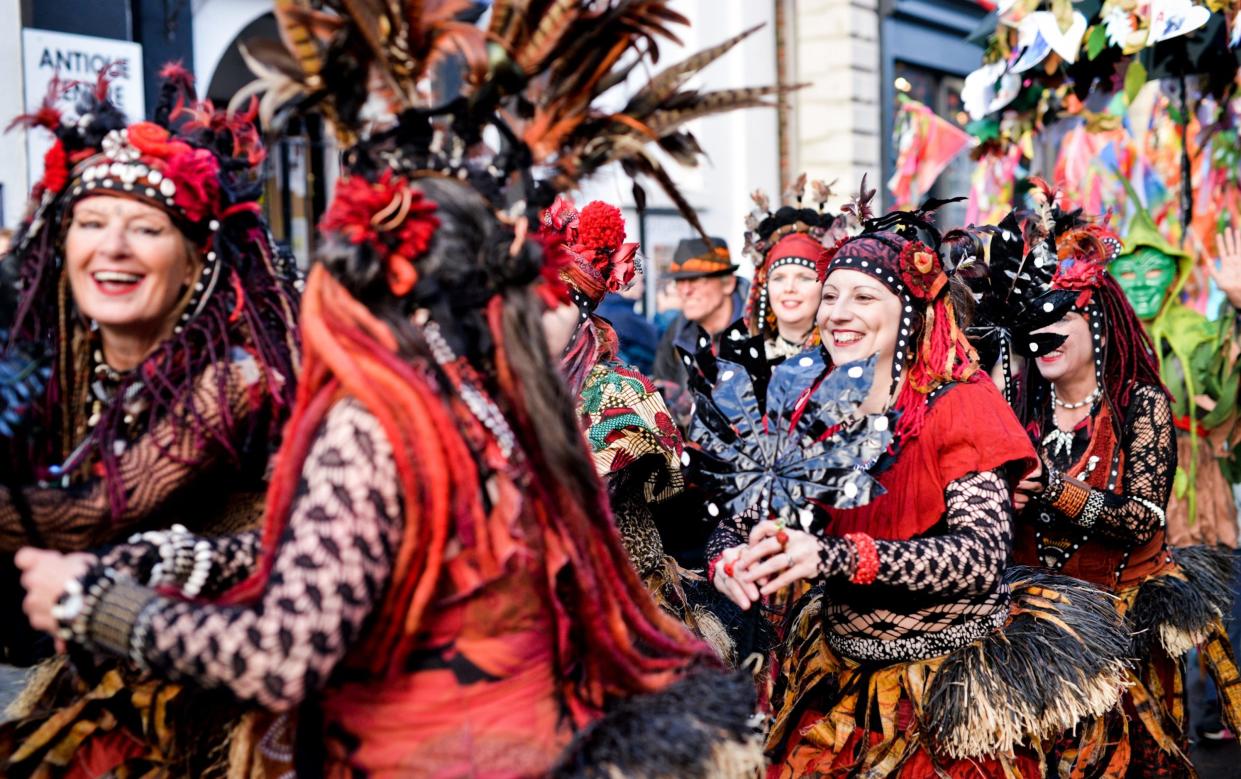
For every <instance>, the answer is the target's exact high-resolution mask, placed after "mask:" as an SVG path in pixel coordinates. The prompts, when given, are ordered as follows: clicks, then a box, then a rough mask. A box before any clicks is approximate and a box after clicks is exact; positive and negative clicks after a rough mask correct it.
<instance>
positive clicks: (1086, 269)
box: [1051, 258, 1104, 308]
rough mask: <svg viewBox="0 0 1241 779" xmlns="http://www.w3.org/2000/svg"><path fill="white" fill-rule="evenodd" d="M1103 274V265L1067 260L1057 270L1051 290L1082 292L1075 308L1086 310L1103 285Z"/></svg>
mask: <svg viewBox="0 0 1241 779" xmlns="http://www.w3.org/2000/svg"><path fill="white" fill-rule="evenodd" d="M1103 272H1104V268H1103V265H1102V263H1099V262H1095V261H1093V260H1089V259H1072V258H1071V259H1067V260H1064V261H1063V262H1061V263H1060V267H1058V268H1056V274H1055V275H1054V276H1052V279H1051V288H1052V289H1060V290H1072V291H1076V292H1080V293H1081V294H1079V295H1078V296H1077V301H1076V302H1075V303H1074V307H1076V308H1085V307H1086V306H1087V305H1089V304H1090V299H1091V297H1092V295H1093V294H1094V291H1095V290H1096V289H1098V288H1099V285H1100V284H1102V283H1103Z"/></svg>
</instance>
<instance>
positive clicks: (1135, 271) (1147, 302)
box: [1108, 246, 1176, 320]
mask: <svg viewBox="0 0 1241 779" xmlns="http://www.w3.org/2000/svg"><path fill="white" fill-rule="evenodd" d="M1108 270H1110V271H1111V273H1112V276H1113V277H1115V279H1116V282H1117V283H1118V284H1120V288H1121V289H1122V290H1124V293H1125V297H1126V298H1128V299H1129V305H1131V306H1133V311H1134V313H1136V314H1137V315H1138V319H1144V320H1149V319H1154V318H1155V315H1156V314H1158V313H1159V309H1160V307H1161V306H1162V305H1163V301H1164V298H1165V297H1167V294H1168V289H1169V288H1170V287H1171V286H1172V282H1173V280H1175V278H1176V260H1174V259H1173V258H1171V257H1169V256H1168V255H1166V254H1164V253H1163V252H1161V251H1157V250H1155V249H1152V248H1150V247H1146V246H1143V247H1142V248H1140V249H1138V250H1137V251H1136V252H1134V253H1132V254H1124V255H1121V256H1120V257H1117V258H1116V259H1115V260H1113V261H1112V264H1111V265H1110V266H1109V267H1108Z"/></svg>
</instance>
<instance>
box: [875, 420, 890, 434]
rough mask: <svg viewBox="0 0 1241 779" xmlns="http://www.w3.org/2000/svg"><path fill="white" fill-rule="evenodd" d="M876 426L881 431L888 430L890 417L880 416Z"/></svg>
mask: <svg viewBox="0 0 1241 779" xmlns="http://www.w3.org/2000/svg"><path fill="white" fill-rule="evenodd" d="M874 428H875V429H876V430H878V431H879V432H880V433H882V432H883V431H884V430H887V429H888V418H887V417H879V418H878V419H876V420H875V424H874Z"/></svg>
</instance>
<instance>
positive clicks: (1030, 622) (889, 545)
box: [691, 212, 1125, 779]
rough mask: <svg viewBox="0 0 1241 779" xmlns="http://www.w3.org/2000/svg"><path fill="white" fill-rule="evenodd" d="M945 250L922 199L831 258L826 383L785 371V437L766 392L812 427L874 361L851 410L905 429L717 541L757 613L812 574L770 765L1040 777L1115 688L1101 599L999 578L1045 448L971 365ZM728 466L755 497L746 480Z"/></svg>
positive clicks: (780, 700)
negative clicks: (837, 385)
mask: <svg viewBox="0 0 1241 779" xmlns="http://www.w3.org/2000/svg"><path fill="white" fill-rule="evenodd" d="M939 244H940V241H939V234H938V232H937V231H936V230H935V228H934V227H933V226H932V225H931V224H930V223H929V221H928V220H927V217H926V214H925V212H917V213H907V212H897V213H894V214H890V215H888V216H886V217H884V218H881V219H878V220H871V221H869V222H867V224H866V227H865V230H864V231H863V232H862V233H861V234H860V235H858V236H855V237H853V238H849V239H847V240H845V241H843V242H841V243H840V244H838V245H837V246H836V247H835V248H834V250H832V251H831V252H830V253H829V254H828V255H827V257H826V258H825V261H824V263H823V278H824V286H823V296H822V303H821V305H820V307H819V311H818V326H819V330H820V333H821V335H822V338H823V342H824V344H825V347H826V352H827V355H828V356H829V357H830V363H828V367H827V369H826V370H827V373H826V379H823V378H821V376H822V369H820V368H818V367H816V365H815V363H816V362H817V358H816V356H815V353H806V354H804V355H802V356H799V357H796V358H794V359H791V360H789V361H787V362H785V363H784V364H783V365H781V366H779V367H778V368H777V369H776V371H775V372H774V373H773V375H772V378H771V380H770V383H769V384H768V389H767V395H768V401H767V409H766V415H765V416H764V417H763V420H762V424H761V425H755V427H757V428H759V429H760V430H763V431H765V432H763V433H761V435H771V433H770V431H771V430H773V429H774V430H776V431H777V432H780V431H782V430H783V428H784V424H783V422H782V418H781V417H780V416H779V415H778V414H777V413H775V412H774V411H773V405H772V404H773V403H774V402H775V401H774V400H773V393H777V394H776V395H775V397H798V398H799V400H797V402H796V403H795V404H794V406H793V407H794V408H795V409H796V411H795V412H794V413H793V414H792V419H794V420H796V419H798V418H799V416H800V417H801V418H804V416H805V415H806V414H808V413H810V412H809V411H808V410H807V409H808V408H809V407H810V405H811V404H812V403H814V402H815V398H816V397H817V396H818V395H819V394H820V392H821V390H819V389H815V386H816V384H815V382H817V381H818V382H822V383H823V384H828V383H831V382H832V381H834V380H841V379H839V378H838V377H839V376H840V374H841V373H846V374H848V375H849V376H857V377H858V381H859V382H861V381H863V379H862V378H861V377H862V376H863V374H864V368H863V367H862V366H860V365H859V364H858V363H857V362H856V361H859V360H865V359H867V358H869V360H870V362H871V364H872V365H874V377H875V378H874V381H873V382H872V381H870V379H869V377H867V378H866V379H865V380H864V382H865V386H861V387H858V388H857V389H856V393H857V397H858V398H859V408H858V413H860V414H864V415H869V416H868V417H866V418H865V420H866V421H865V425H866V426H868V427H869V429H870V430H872V431H881V432H882V433H883V434H884V435H889V436H890V441H889V440H882V439H876V445H872V446H871V447H870V450H869V456H866V457H864V458H863V459H861V460H860V461H856V462H852V463H850V462H848V461H847V460H845V459H843V458H839V457H838V458H837V460H836V461H835V462H834V463H831V464H830V465H828V463H829V462H830V461H824V465H828V470H826V471H820V470H814V469H813V468H812V469H811V473H810V474H809V476H810V477H811V479H812V481H811V482H810V483H811V484H814V485H819V486H818V487H817V489H819V490H820V491H824V490H828V489H830V490H831V491H832V492H834V493H835V494H836V495H837V497H838V499H837V500H834V501H833V500H825V499H824V496H823V495H816V494H815V492H814V491H812V490H811V489H810V488H809V487H808V485H807V484H805V483H803V484H800V485H797V488H796V489H791V488H790V489H788V490H786V495H787V497H785V498H783V499H782V500H783V502H784V506H783V507H782V510H777V509H778V508H780V507H778V506H777V501H776V500H775V497H776V495H777V491H776V490H774V489H769V490H765V491H764V492H763V493H762V494H761V495H759V496H757V499H755V497H754V496H750V497H749V498H748V499H746V500H740V501H734V503H733V504H731V505H730V506H729V513H730V514H732V515H733V516H735V517H737V519H734V520H731V521H725V522H722V523H721V524H720V526H719V528H718V529H717V531H716V534H715V536H714V537H713V538H712V543H711V546H710V552H709V553H710V554H711V556H712V559H713V562H712V565H711V576H712V580H713V581H714V582H715V584H716V586H717V587H718V588H720V589H721V590H722V591H723V592H725V593H726V594H728V595H729V597H730V598H732V599H733V600H734V601H735V602H736V603H737V604H738V605H740V606H742V607H743V608H746V607H749V606H751V605H753V604H755V603H758V602H760V601H761V600H762V599H764V598H768V597H770V596H771V595H772V594H774V593H776V592H778V591H779V590H780V589H781V588H783V587H787V586H789V585H790V584H794V583H797V582H807V583H811V584H813V585H814V587H813V589H812V590H811V591H810V592H809V593H808V594H807V595H806V596H805V597H803V598H802V599H801V600H800V601H799V602H798V603H797V605H796V606H795V607H794V609H793V611H792V613H791V615H790V616H789V617H788V619H787V620H786V622H785V624H786V625H787V630H786V636H785V640H784V646H783V647H782V649H781V653H782V656H781V658H780V659H781V664H780V667H779V669H778V671H779V675H778V677H777V679H776V683H775V691H774V695H773V700H772V707H773V710H774V716H775V722H774V724H773V726H772V729H771V731H770V734H769V737H768V742H767V747H768V751H769V756H770V757H771V758H772V760H773V766H772V768H771V769H770V772H769V774H768V776H769V777H773V778H774V777H802V776H820V775H822V776H826V775H833V776H834V775H837V774H838V773H839V774H840V775H842V776H843V775H845V774H849V775H853V774H854V773H856V772H859V771H861V772H870V773H873V774H874V775H883V776H896V777H903V778H904V779H931V778H932V777H944V776H948V777H954V778H964V777H995V776H1018V777H1023V778H1025V779H1029V778H1030V777H1039V776H1043V762H1042V759H1041V757H1042V756H1041V755H1040V754H1039V751H1038V750H1039V745H1040V742H1041V740H1042V739H1043V738H1045V737H1047V736H1049V735H1053V734H1058V733H1060V732H1061V730H1062V729H1065V728H1072V727H1074V726H1075V725H1077V724H1078V722H1080V721H1082V720H1083V719H1085V718H1087V717H1091V716H1096V715H1100V714H1102V713H1103V712H1105V711H1106V710H1107V709H1109V708H1110V707H1112V706H1114V705H1115V703H1116V701H1117V700H1118V696H1119V692H1120V683H1121V679H1122V676H1123V666H1122V662H1121V659H1120V658H1121V655H1122V654H1123V651H1124V646H1125V636H1124V633H1123V631H1122V630H1121V627H1120V624H1119V621H1118V619H1117V618H1116V615H1115V613H1114V611H1113V610H1112V609H1111V608H1110V606H1109V604H1108V603H1107V601H1106V599H1105V598H1104V597H1103V596H1102V594H1101V593H1097V592H1094V591H1093V590H1092V589H1091V588H1086V587H1083V586H1081V585H1080V584H1077V583H1075V582H1073V581H1072V580H1069V579H1066V578H1060V577H1049V576H1033V575H1030V574H1029V573H1028V572H1024V571H1020V572H1009V573H1007V574H1006V571H1005V567H1006V561H1007V557H1008V551H1009V541H1010V539H1011V537H1012V513H1011V512H1012V509H1011V495H1012V487H1013V485H1014V484H1015V483H1016V481H1017V480H1018V479H1019V478H1020V477H1021V476H1023V475H1024V474H1026V473H1027V472H1028V471H1029V470H1030V469H1031V468H1032V467H1033V465H1034V462H1035V459H1034V454H1033V451H1032V449H1031V447H1030V444H1029V441H1028V439H1027V438H1026V437H1025V434H1024V432H1023V431H1022V429H1021V427H1020V425H1019V424H1018V423H1017V420H1016V419H1015V418H1014V416H1013V414H1012V412H1011V410H1010V409H1009V408H1008V407H1007V406H1006V404H1005V403H1004V400H1003V398H1002V397H1001V396H1000V394H999V393H998V391H997V390H996V388H995V387H994V385H992V383H991V382H990V381H988V380H987V379H986V376H985V374H982V373H980V372H979V371H978V364H977V358H976V357H975V355H974V352H973V349H971V348H970V346H969V344H968V342H967V341H966V339H965V337H964V335H963V333H962V326H963V321H964V320H965V316H964V314H965V313H966V312H967V311H968V304H969V301H970V298H969V297H968V294H963V292H964V285H963V283H962V282H961V281H960V280H958V279H956V278H955V277H952V276H949V275H948V274H947V273H946V272H945V269H944V267H943V264H942V262H941V259H940V255H939V253H938V247H939ZM819 365H822V363H821V362H819ZM786 366H788V367H787V368H786ZM797 366H804V368H803V370H804V371H805V375H804V376H802V377H801V380H800V381H792V387H788V386H787V384H788V383H789V382H790V379H788V378H784V377H782V376H781V374H782V373H785V372H786V371H789V370H795V369H798V368H797ZM832 366H838V367H832ZM723 367H724V366H721V370H722V371H723V374H730V373H733V372H734V371H733V370H731V369H730V370H723ZM785 375H786V376H788V375H789V374H787V373H786V374H785ZM880 377H883V378H880ZM799 388H808V389H805V390H799ZM829 397H830V394H829ZM807 398H809V400H806V399H807ZM726 401H728V397H727V396H725V397H723V398H721V399H720V400H719V403H720V405H721V406H722V407H724V408H727V407H728V406H729V404H728V403H727V402H726ZM705 405H707V404H704V403H701V402H700V406H705ZM742 405H743V406H745V405H749V404H748V402H747V401H746V400H745V399H743V400H742ZM851 416H852V418H850V417H849V416H846V417H845V418H844V419H843V420H840V421H838V420H825V421H824V423H822V424H820V425H819V426H818V427H817V428H811V429H810V430H807V431H802V430H801V429H800V428H797V427H794V430H793V432H792V433H790V434H789V438H790V439H794V440H800V441H802V442H803V443H801V445H800V446H801V447H802V451H803V455H802V457H803V459H808V458H810V457H811V455H812V454H814V448H815V447H816V446H819V445H820V444H819V443H818V442H820V441H823V440H824V438H823V436H824V435H829V436H830V435H831V434H832V431H840V430H850V429H854V428H856V426H857V425H859V424H861V423H862V422H861V421H860V420H859V421H854V420H855V419H857V414H853V415H851ZM963 419H968V420H969V423H968V424H962V420H963ZM796 424H797V423H796V422H795V423H794V425H796ZM704 425H706V426H709V420H707V422H704ZM738 430H739V431H740V432H741V433H743V434H744V433H745V428H744V427H742V426H740V425H739V426H738ZM889 431H890V432H889ZM837 434H839V433H837ZM734 437H736V435H735V434H734ZM691 440H692V441H694V442H695V443H697V442H698V441H700V440H701V439H700V438H699V437H698V436H696V435H694V433H693V432H691ZM708 440H709V437H708ZM827 440H830V438H829V439H827ZM777 443H778V442H777ZM768 448H771V447H768ZM733 462H737V460H736V459H735V458H734V459H733ZM833 465H834V466H835V467H838V468H839V467H842V466H843V470H844V473H843V475H838V474H837V473H836V472H834V471H832V470H830V468H831V467H832V466H833ZM819 467H822V466H819ZM708 471H709V469H704V472H708ZM733 478H735V479H736V480H737V481H738V486H737V487H736V488H735V489H734V491H735V492H737V493H738V495H739V496H740V497H745V496H746V495H747V493H746V492H744V491H743V490H742V486H741V485H742V484H743V483H744V484H749V483H750V482H751V481H752V479H751V477H750V476H749V475H748V474H746V473H738V474H737V475H735V476H734V477H733ZM717 481H719V482H720V483H721V484H723V483H724V482H725V479H718V480H717ZM725 491H727V490H725ZM840 496H843V498H844V499H839V498H840ZM1033 669H1038V670H1037V671H1034V670H1033Z"/></svg>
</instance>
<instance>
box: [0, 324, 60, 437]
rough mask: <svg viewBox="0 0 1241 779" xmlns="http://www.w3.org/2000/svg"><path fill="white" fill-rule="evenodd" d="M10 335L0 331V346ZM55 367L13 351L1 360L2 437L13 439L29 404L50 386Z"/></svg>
mask: <svg viewBox="0 0 1241 779" xmlns="http://www.w3.org/2000/svg"><path fill="white" fill-rule="evenodd" d="M6 342H8V334H7V333H5V332H4V331H2V330H0V343H6ZM51 376H52V367H51V366H50V365H48V364H47V361H46V360H40V359H36V358H32V357H30V356H29V355H27V354H24V353H22V352H20V351H18V350H16V349H10V350H9V351H8V353H6V354H5V355H4V357H3V358H0V436H4V437H5V438H12V437H14V436H15V435H16V434H17V432H18V431H19V430H20V429H21V427H22V425H23V424H24V423H25V421H26V419H27V414H28V412H29V410H30V403H31V401H32V400H34V399H35V398H36V397H38V395H39V394H40V393H42V392H43V390H44V388H45V387H46V386H47V382H48V379H50V378H51Z"/></svg>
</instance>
